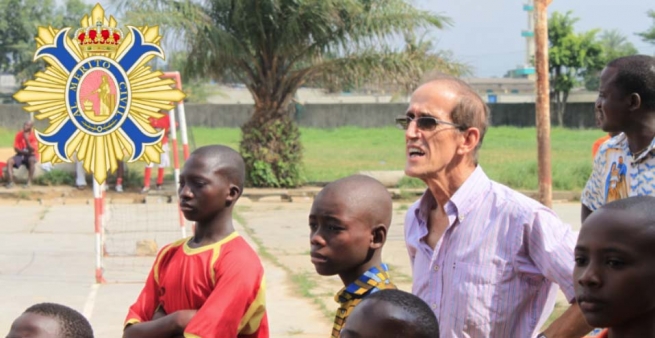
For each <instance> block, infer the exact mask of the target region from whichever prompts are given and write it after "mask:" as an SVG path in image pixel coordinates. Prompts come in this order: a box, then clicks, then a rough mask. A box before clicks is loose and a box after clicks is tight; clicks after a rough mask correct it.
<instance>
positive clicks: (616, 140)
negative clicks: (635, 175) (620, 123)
mask: <svg viewBox="0 0 655 338" xmlns="http://www.w3.org/2000/svg"><path fill="white" fill-rule="evenodd" d="M607 142H608V147H609V148H619V149H623V151H625V153H626V154H627V155H628V156H630V157H632V158H633V162H641V161H643V160H644V159H645V158H646V157H648V155H650V154H651V153H652V152H653V150H654V149H655V138H653V140H652V141H650V145H648V148H647V150H646V151H644V152H643V153H641V154H640V155H639V157H637V158H634V157H633V154H632V151H630V145H629V144H628V137H627V136H626V135H625V133H621V134H619V135H616V136H615V137H612V138H611V139H610V140H609V141H607Z"/></svg>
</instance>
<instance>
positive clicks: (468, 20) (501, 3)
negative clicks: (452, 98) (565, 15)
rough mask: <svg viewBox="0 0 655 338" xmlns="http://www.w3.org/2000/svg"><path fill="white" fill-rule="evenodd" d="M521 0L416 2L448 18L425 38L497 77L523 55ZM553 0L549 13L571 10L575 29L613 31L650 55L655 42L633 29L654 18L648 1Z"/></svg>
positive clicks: (653, 5) (524, 21)
mask: <svg viewBox="0 0 655 338" xmlns="http://www.w3.org/2000/svg"><path fill="white" fill-rule="evenodd" d="M524 2H525V1H522V0H416V1H415V3H416V4H417V5H418V6H419V7H421V8H423V9H427V10H430V11H433V12H436V13H440V14H443V15H446V16H448V17H450V18H451V19H452V20H453V21H454V22H453V26H452V27H450V28H448V29H447V30H444V31H436V32H433V33H431V34H430V35H429V36H431V37H433V38H434V39H435V43H436V47H437V48H438V49H448V50H451V51H453V52H454V54H455V57H456V58H458V59H459V60H462V61H464V62H466V63H468V64H470V65H471V66H472V67H473V68H474V72H475V74H474V76H477V77H492V76H498V77H502V76H503V75H504V74H505V73H506V71H507V70H509V69H512V68H515V67H516V66H517V65H519V64H522V63H523V60H524V59H525V49H526V47H525V40H524V39H523V37H521V30H523V29H525V28H526V27H527V24H528V23H527V20H528V19H527V15H526V13H525V12H523V3H524ZM620 3H621V4H620V5H619V2H618V1H617V0H553V2H552V4H551V5H550V7H549V8H548V12H549V13H552V12H554V11H559V12H566V11H569V10H571V11H573V15H574V16H576V17H578V18H580V21H578V23H577V25H576V31H578V32H580V31H586V30H590V29H594V28H600V29H603V30H610V29H618V30H619V31H620V32H621V33H623V34H624V35H626V36H627V37H628V38H629V40H630V41H631V42H632V43H633V44H634V45H635V47H636V48H637V49H638V50H639V52H640V53H643V54H649V55H655V45H652V44H648V43H646V42H643V41H642V40H641V38H640V37H639V36H636V35H635V33H636V32H643V31H645V30H647V29H648V28H649V27H650V26H651V24H652V22H653V20H651V19H650V18H649V17H647V16H646V12H647V11H648V9H654V10H655V1H651V0H622V1H621V2H620Z"/></svg>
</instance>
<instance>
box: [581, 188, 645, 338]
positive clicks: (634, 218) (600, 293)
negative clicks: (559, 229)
mask: <svg viewBox="0 0 655 338" xmlns="http://www.w3.org/2000/svg"><path fill="white" fill-rule="evenodd" d="M573 278H574V282H575V283H574V285H575V292H576V300H577V302H578V304H579V305H580V309H581V310H582V313H583V315H584V316H585V319H586V321H587V322H588V323H589V324H590V325H592V326H595V327H609V328H610V332H612V334H611V335H615V336H617V337H622V336H625V332H620V330H622V329H632V330H635V329H644V328H651V329H653V326H652V323H653V322H655V288H653V281H654V280H655V197H652V196H635V197H628V198H625V199H620V200H616V201H613V202H610V203H608V204H606V205H604V206H602V207H601V208H599V209H598V210H596V211H594V212H593V213H592V214H591V215H590V216H589V217H588V218H587V219H586V220H585V221H584V223H583V224H582V228H581V230H580V235H579V237H578V243H577V244H576V247H575V268H574V270H573ZM612 330H617V331H614V332H613V331H612ZM653 330H654V331H652V332H650V333H648V334H646V335H640V336H649V337H654V336H655V329H653ZM632 332H635V331H632ZM638 332H644V331H638Z"/></svg>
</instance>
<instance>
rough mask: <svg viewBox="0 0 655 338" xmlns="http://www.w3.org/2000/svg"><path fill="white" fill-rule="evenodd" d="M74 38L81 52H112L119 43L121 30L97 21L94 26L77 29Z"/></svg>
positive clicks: (121, 36) (121, 34)
mask: <svg viewBox="0 0 655 338" xmlns="http://www.w3.org/2000/svg"><path fill="white" fill-rule="evenodd" d="M75 38H76V39H77V43H78V44H79V45H80V48H81V49H82V52H87V53H112V52H115V51H116V49H117V48H118V45H119V44H120V43H121V39H122V38H123V32H122V31H121V30H120V29H119V28H116V27H109V26H106V25H103V24H102V22H100V21H97V22H96V25H95V26H89V27H86V28H80V29H78V30H77V31H76V32H75Z"/></svg>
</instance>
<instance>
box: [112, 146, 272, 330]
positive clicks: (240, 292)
mask: <svg viewBox="0 0 655 338" xmlns="http://www.w3.org/2000/svg"><path fill="white" fill-rule="evenodd" d="M244 180H245V165H244V162H243V158H242V157H241V156H240V155H239V154H238V153H237V152H236V151H234V150H232V149H230V148H228V147H224V146H206V147H202V148H199V149H197V150H196V151H194V152H193V153H192V154H191V156H190V157H189V159H188V161H187V162H186V163H185V165H184V168H183V170H182V173H181V174H180V187H179V191H178V194H179V200H180V209H181V210H182V212H183V213H184V216H185V217H186V219H188V220H190V221H194V222H196V232H195V234H194V236H193V237H190V238H187V239H183V240H180V241H177V242H175V243H172V244H170V245H167V246H165V247H164V248H162V250H161V251H160V252H159V254H158V255H157V258H156V260H155V264H154V266H153V268H152V270H151V271H150V274H149V276H148V279H147V281H146V285H145V287H144V288H143V291H142V292H141V294H140V295H139V298H138V299H137V301H136V303H134V305H132V307H130V310H129V314H128V315H127V318H126V321H125V326H126V327H125V331H124V337H126V338H128V337H138V338H148V337H158V338H159V337H187V338H188V337H194V338H195V337H202V338H223V337H225V338H228V337H230V338H234V337H243V338H246V337H248V338H264V337H268V319H267V315H266V306H265V292H264V290H265V283H264V269H263V267H262V264H261V261H260V260H259V257H258V256H257V254H256V253H255V252H254V250H253V249H252V248H251V247H250V246H249V245H248V243H247V242H246V241H245V240H244V239H243V238H242V237H240V236H239V235H238V234H237V233H236V232H235V230H234V227H233V225H232V209H233V207H234V204H235V203H236V201H237V200H238V198H239V196H241V192H242V191H243V183H244Z"/></svg>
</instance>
